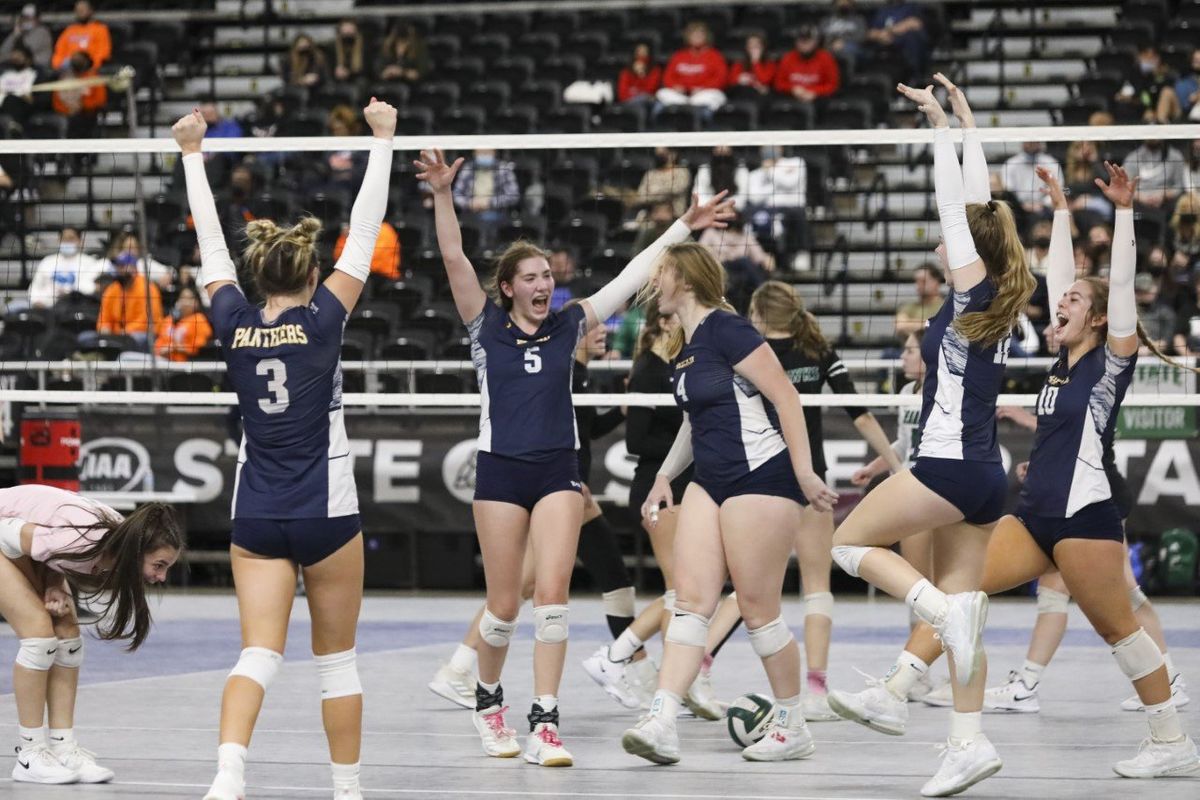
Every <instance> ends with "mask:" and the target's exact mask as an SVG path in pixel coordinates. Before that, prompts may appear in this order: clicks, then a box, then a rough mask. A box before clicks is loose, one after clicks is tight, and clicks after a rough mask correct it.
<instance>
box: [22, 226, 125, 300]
mask: <svg viewBox="0 0 1200 800" xmlns="http://www.w3.org/2000/svg"><path fill="white" fill-rule="evenodd" d="M110 269H111V268H110V267H109V264H108V262H106V261H104V260H103V259H100V258H95V257H94V256H90V255H88V254H87V253H85V252H83V239H82V237H80V235H79V231H78V230H77V229H75V228H71V227H67V228H63V229H62V233H61V234H60V235H59V239H58V252H56V253H51V254H50V255H48V256H46V257H45V258H43V259H42V260H41V261H39V262H38V265H37V267H35V268H34V270H33V280H32V281H31V282H30V284H29V304H30V305H31V306H35V307H38V308H49V307H51V306H53V305H54V303H55V301H56V300H58V299H59V298H60V297H62V296H64V295H67V294H70V293H71V292H79V293H80V294H86V295H92V296H94V295H95V294H96V281H97V279H99V278H100V277H101V276H102V275H107V274H109V272H110Z"/></svg>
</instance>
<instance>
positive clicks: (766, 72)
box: [729, 61, 779, 86]
mask: <svg viewBox="0 0 1200 800" xmlns="http://www.w3.org/2000/svg"><path fill="white" fill-rule="evenodd" d="M778 67H779V65H778V64H777V63H775V62H774V61H760V62H758V63H757V64H755V65H754V66H753V67H750V66H749V62H745V61H736V62H734V65H733V66H732V67H730V68H729V85H730V86H737V85H739V84H738V81H739V80H740V79H741V77H742V76H743V75H745V74H746V73H751V74H753V75H754V79H755V80H756V81H758V82H759V83H761V84H762V85H763V86H770V85H771V84H772V83H774V82H775V73H776V71H777V70H778Z"/></svg>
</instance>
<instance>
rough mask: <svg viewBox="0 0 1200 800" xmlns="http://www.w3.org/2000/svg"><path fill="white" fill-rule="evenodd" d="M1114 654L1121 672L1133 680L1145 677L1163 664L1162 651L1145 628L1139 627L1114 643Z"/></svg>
mask: <svg viewBox="0 0 1200 800" xmlns="http://www.w3.org/2000/svg"><path fill="white" fill-rule="evenodd" d="M1112 654H1113V658H1115V659H1117V666H1119V667H1120V668H1121V672H1124V673H1125V677H1127V678H1129V680H1131V681H1136V680H1139V679H1141V678H1144V677H1146V676H1147V675H1149V674H1150V673H1151V672H1154V670H1156V669H1158V668H1159V667H1161V666H1162V665H1163V655H1162V651H1161V650H1159V649H1158V645H1156V644H1155V643H1154V640H1153V639H1151V638H1150V635H1149V634H1148V633H1146V629H1145V628H1138V629H1137V633H1132V634H1130V635H1129V636H1126V637H1125V638H1124V639H1122V640H1121V641H1119V642H1117V643H1116V644H1114V645H1113V648H1112Z"/></svg>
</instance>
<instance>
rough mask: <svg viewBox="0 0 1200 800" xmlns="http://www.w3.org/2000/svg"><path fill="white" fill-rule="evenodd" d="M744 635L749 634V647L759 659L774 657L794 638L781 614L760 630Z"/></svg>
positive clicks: (756, 629)
mask: <svg viewBox="0 0 1200 800" xmlns="http://www.w3.org/2000/svg"><path fill="white" fill-rule="evenodd" d="M746 633H748V634H750V646H751V647H753V648H754V652H755V654H756V655H757V656H758V657H759V658H766V657H767V656H773V655H775V654H776V653H778V652H779V651H780V650H782V649H783V648H785V647H787V646H788V644H790V643H791V641H792V639H794V638H795V637H794V636H792V629H791V628H789V627H788V626H787V623H786V622H784V621H783V615H782V614H780V615H779V616H778V617H776V618H775V619H773V620H771V621H770V622H768V623H767V624H766V625H763V626H762V627H761V628H755V629H754V630H749V629H748V630H747V631H746Z"/></svg>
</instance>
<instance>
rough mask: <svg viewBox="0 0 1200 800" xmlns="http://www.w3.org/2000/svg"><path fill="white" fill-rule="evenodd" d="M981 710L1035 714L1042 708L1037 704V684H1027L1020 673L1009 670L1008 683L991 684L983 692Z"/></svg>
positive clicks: (985, 711) (986, 711)
mask: <svg viewBox="0 0 1200 800" xmlns="http://www.w3.org/2000/svg"><path fill="white" fill-rule="evenodd" d="M983 710H984V713H989V712H1000V711H1006V712H1017V713H1019V714H1036V713H1038V712H1039V711H1041V710H1042V707H1041V705H1039V704H1038V693H1037V684H1036V683H1035V684H1034V685H1033V686H1028V685H1027V684H1026V683H1025V679H1024V678H1022V677H1021V673H1019V672H1017V671H1016V670H1010V671H1009V673H1008V683H1006V684H1004V685H1003V686H993V687H992V688H991V689H988V690H987V691H985V692H984V693H983Z"/></svg>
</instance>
